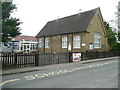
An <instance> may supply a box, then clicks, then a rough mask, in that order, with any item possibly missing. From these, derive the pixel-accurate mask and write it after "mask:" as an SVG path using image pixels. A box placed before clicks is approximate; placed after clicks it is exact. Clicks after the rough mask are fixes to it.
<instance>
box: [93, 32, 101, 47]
mask: <svg viewBox="0 0 120 90" xmlns="http://www.w3.org/2000/svg"><path fill="white" fill-rule="evenodd" d="M94 48H101V34H100V33H98V32H95V33H94Z"/></svg>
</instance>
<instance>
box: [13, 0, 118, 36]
mask: <svg viewBox="0 0 120 90" xmlns="http://www.w3.org/2000/svg"><path fill="white" fill-rule="evenodd" d="M118 1H119V0H13V3H15V4H17V10H18V11H17V12H15V13H14V14H12V16H13V17H16V18H20V20H21V21H22V22H23V23H22V24H21V25H20V27H21V29H22V30H21V32H22V34H23V35H30V36H36V35H37V33H38V32H39V31H40V30H41V29H42V28H43V27H44V25H45V24H46V23H47V22H48V21H51V20H54V19H57V17H58V16H59V18H62V17H66V16H70V15H73V14H76V13H78V12H79V9H82V12H84V11H87V10H91V9H94V8H97V7H100V9H101V12H102V15H103V19H104V20H105V21H107V22H110V20H112V19H115V14H114V13H115V12H116V10H117V8H116V6H117V4H118Z"/></svg>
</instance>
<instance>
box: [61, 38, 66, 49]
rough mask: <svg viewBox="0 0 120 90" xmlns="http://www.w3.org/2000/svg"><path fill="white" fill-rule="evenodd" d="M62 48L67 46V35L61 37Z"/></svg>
mask: <svg viewBox="0 0 120 90" xmlns="http://www.w3.org/2000/svg"><path fill="white" fill-rule="evenodd" d="M62 48H67V37H62Z"/></svg>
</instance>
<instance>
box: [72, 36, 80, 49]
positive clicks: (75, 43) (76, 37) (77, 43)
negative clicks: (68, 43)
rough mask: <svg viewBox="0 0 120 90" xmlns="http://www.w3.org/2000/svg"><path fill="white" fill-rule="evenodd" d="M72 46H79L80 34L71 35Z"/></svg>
mask: <svg viewBox="0 0 120 90" xmlns="http://www.w3.org/2000/svg"><path fill="white" fill-rule="evenodd" d="M73 48H80V36H73Z"/></svg>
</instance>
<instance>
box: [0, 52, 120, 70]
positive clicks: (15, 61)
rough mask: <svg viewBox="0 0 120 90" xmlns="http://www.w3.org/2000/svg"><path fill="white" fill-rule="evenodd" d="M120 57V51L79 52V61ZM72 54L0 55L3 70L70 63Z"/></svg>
mask: <svg viewBox="0 0 120 90" xmlns="http://www.w3.org/2000/svg"><path fill="white" fill-rule="evenodd" d="M114 56H120V51H108V52H81V60H89V59H97V58H107V57H114ZM72 58H73V57H72V53H71V52H69V53H68V52H67V53H55V54H54V53H21V54H18V53H0V62H2V68H3V69H9V68H22V67H29V66H44V65H51V64H59V63H69V62H72V61H73V60H72Z"/></svg>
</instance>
